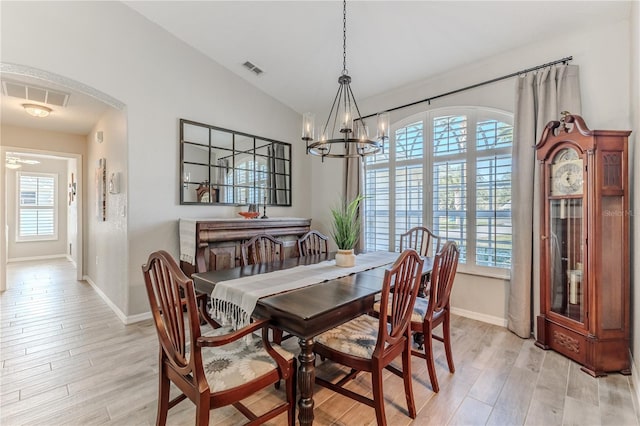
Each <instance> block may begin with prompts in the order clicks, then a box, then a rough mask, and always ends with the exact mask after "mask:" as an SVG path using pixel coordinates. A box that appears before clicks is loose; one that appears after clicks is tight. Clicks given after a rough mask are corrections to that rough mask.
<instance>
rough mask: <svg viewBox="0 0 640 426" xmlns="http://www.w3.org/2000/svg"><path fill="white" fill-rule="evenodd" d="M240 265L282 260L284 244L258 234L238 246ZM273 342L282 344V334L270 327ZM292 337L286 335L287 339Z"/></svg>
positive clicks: (266, 235) (269, 236)
mask: <svg viewBox="0 0 640 426" xmlns="http://www.w3.org/2000/svg"><path fill="white" fill-rule="evenodd" d="M240 253H241V256H240V265H241V266H248V265H257V264H260V263H269V262H276V261H278V260H281V261H282V260H284V243H283V242H282V241H280V240H278V239H276V238H274V237H273V236H271V235H269V234H258V235H256V236H254V237H253V238H251V239H250V240H248V241H247V242H245V243H244V244H242V245H241V246H240ZM271 329H272V332H273V341H274V342H275V343H277V344H280V343H282V340H284V339H283V337H282V335H283V332H282V330H280V329H277V328H273V327H271ZM291 336H293V335H287V338H289V337H291Z"/></svg>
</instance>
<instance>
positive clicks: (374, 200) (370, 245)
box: [364, 168, 389, 251]
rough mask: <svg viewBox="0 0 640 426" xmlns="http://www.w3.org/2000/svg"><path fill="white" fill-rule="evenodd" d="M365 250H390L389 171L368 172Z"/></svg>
mask: <svg viewBox="0 0 640 426" xmlns="http://www.w3.org/2000/svg"><path fill="white" fill-rule="evenodd" d="M365 176H366V177H365V193H366V194H367V199H366V200H365V208H364V212H365V213H364V222H365V249H366V250H367V251H375V250H383V251H386V250H389V169H388V168H385V169H373V170H367V171H366V174H365Z"/></svg>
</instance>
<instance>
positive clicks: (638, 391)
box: [629, 350, 640, 407]
mask: <svg viewBox="0 0 640 426" xmlns="http://www.w3.org/2000/svg"><path fill="white" fill-rule="evenodd" d="M629 357H630V358H631V382H632V383H633V391H634V393H635V395H634V396H635V397H636V407H640V379H638V374H640V372H639V371H638V369H637V368H636V363H635V361H634V360H633V355H632V354H631V350H629Z"/></svg>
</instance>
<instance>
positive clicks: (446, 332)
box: [373, 241, 460, 392]
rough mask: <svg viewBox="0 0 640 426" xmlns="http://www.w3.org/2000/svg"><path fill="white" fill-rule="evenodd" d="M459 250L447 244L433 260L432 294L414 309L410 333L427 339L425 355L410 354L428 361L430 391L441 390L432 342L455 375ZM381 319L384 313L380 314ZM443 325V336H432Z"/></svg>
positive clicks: (378, 310)
mask: <svg viewBox="0 0 640 426" xmlns="http://www.w3.org/2000/svg"><path fill="white" fill-rule="evenodd" d="M459 257H460V250H459V249H458V246H457V245H456V243H455V242H453V241H447V242H446V243H445V244H444V246H443V247H442V250H441V251H439V252H438V254H436V255H435V257H434V259H433V269H432V271H431V286H430V287H429V295H428V297H426V298H423V297H418V298H417V299H416V302H415V305H414V307H413V315H412V316H411V325H410V328H411V331H412V332H414V333H421V334H422V335H423V336H424V343H423V345H424V352H422V351H421V349H422V345H421V346H420V347H419V348H418V350H416V349H413V348H412V349H411V354H412V355H415V356H418V357H420V358H423V359H425V360H426V362H427V370H428V371H429V380H430V381H431V389H433V391H434V392H438V391H439V390H440V386H439V385H438V376H437V375H436V370H435V363H434V359H433V344H432V343H433V339H435V340H438V341H440V342H442V343H443V344H444V350H445V353H446V356H447V364H448V366H449V371H450V372H451V373H455V371H456V369H455V366H454V365H453V355H452V352H451V327H450V325H451V300H450V297H451V289H452V288H453V281H454V278H455V276H456V271H457V269H458V258H459ZM381 303H383V302H382V301H380V302H379V303H376V304H375V305H374V307H373V309H374V311H375V312H380V304H381ZM380 316H382V313H380ZM440 324H442V336H437V335H435V334H433V329H434V328H436V327H437V326H438V325H440Z"/></svg>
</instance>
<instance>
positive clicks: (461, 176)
mask: <svg viewBox="0 0 640 426" xmlns="http://www.w3.org/2000/svg"><path fill="white" fill-rule="evenodd" d="M466 166H467V165H466V162H465V161H443V162H437V163H435V164H434V165H433V223H434V232H435V233H436V234H437V235H439V236H440V237H443V238H444V239H445V240H452V241H455V242H456V243H457V244H458V247H459V248H460V262H461V263H466V240H467V195H466V194H467V167H466Z"/></svg>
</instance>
